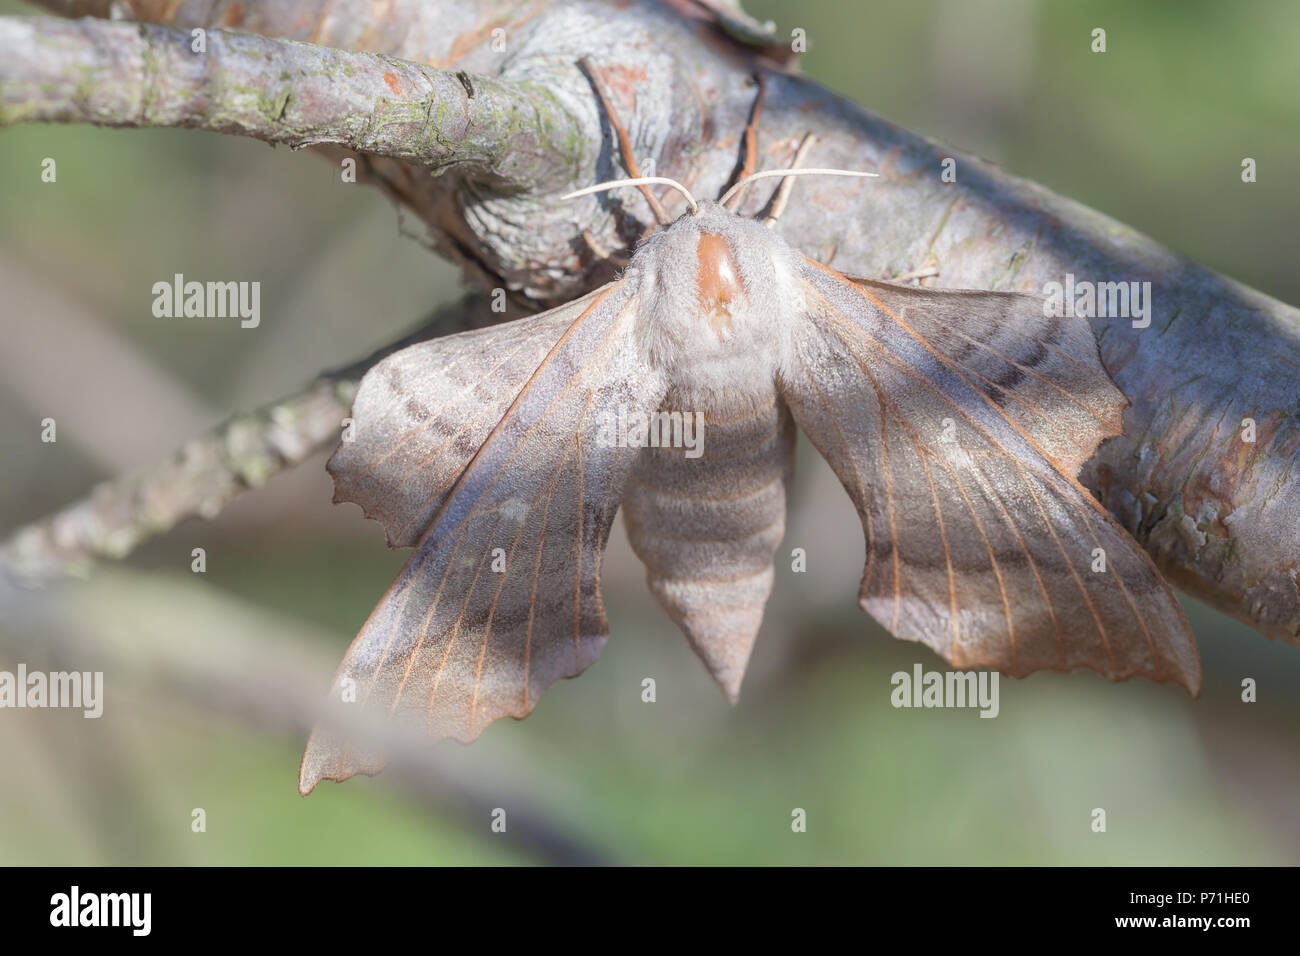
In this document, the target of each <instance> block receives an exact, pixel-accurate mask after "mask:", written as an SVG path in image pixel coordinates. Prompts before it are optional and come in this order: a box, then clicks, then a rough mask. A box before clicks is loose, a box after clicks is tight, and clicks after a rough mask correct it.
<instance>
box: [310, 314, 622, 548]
mask: <svg viewBox="0 0 1300 956" xmlns="http://www.w3.org/2000/svg"><path fill="white" fill-rule="evenodd" d="M600 294H602V291H597V292H594V293H592V294H591V295H589V296H586V297H585V298H582V299H578V300H575V301H574V302H570V303H566V304H565V305H563V306H561V307H560V308H558V309H553V310H552V311H550V312H546V313H544V314H542V315H538V316H532V317H530V318H527V319H521V320H519V321H517V322H507V323H505V324H503V325H495V326H492V327H490V328H486V329H479V330H476V331H473V332H462V333H460V334H458V335H448V336H443V337H441V338H436V339H431V340H429V341H427V342H421V343H419V344H418V345H412V346H411V347H410V348H405V349H402V350H401V351H400V352H394V353H393V354H392V355H390V356H388V357H387V358H386V359H384V360H383V361H382V362H380V363H379V364H378V365H376V366H375V367H374V368H373V369H372V370H371V371H370V372H369V373H367V374H366V376H365V378H364V379H363V380H362V383H361V388H360V389H359V390H358V391H357V396H356V398H355V400H354V401H353V403H352V420H353V437H352V440H351V441H344V442H343V443H342V444H340V445H339V448H338V451H336V452H335V453H334V455H333V457H331V458H330V460H329V464H328V465H327V466H326V467H327V468H328V469H329V473H330V475H331V476H332V477H333V479H334V501H335V502H341V501H352V502H355V503H356V504H358V505H360V506H361V509H362V510H363V511H364V512H365V513H366V517H368V518H374V519H375V520H377V521H379V522H380V523H382V524H383V526H384V529H385V531H387V533H388V545H389V547H393V548H410V547H414V546H415V543H416V542H417V541H418V540H419V539H420V536H421V535H422V534H424V532H425V530H426V529H427V528H428V527H429V523H430V522H431V521H432V520H433V516H434V515H435V514H437V513H438V510H439V509H440V508H441V507H442V505H443V502H444V501H446V499H447V492H448V491H450V490H451V486H452V485H453V484H455V482H456V479H457V478H459V477H460V473H461V472H462V471H464V470H465V466H466V465H467V464H469V461H470V459H471V458H473V457H474V454H475V452H477V451H478V449H479V447H480V446H481V445H482V444H483V440H484V439H485V438H487V436H488V433H489V432H491V431H492V429H493V428H494V427H496V424H497V422H499V421H501V416H502V415H504V414H505V411H506V409H507V408H508V407H509V406H510V403H511V402H513V401H514V399H515V396H516V395H518V394H519V389H520V388H522V387H523V384H524V382H526V381H527V380H528V378H529V376H531V375H532V374H533V372H534V371H535V370H536V369H537V367H538V366H539V365H540V364H541V362H542V359H544V358H545V357H546V354H547V353H548V352H549V351H550V350H551V349H552V348H553V347H554V346H555V343H556V342H558V341H559V340H560V336H562V335H564V333H565V331H566V330H567V329H568V328H569V326H570V325H572V324H573V321H574V320H575V319H576V318H577V317H578V316H580V315H581V314H582V313H583V312H584V311H585V310H586V309H587V308H588V307H589V306H590V305H591V302H592V300H593V299H594V298H595V297H596V296H597V295H600ZM525 329H526V330H527V334H521V332H522V330H525Z"/></svg>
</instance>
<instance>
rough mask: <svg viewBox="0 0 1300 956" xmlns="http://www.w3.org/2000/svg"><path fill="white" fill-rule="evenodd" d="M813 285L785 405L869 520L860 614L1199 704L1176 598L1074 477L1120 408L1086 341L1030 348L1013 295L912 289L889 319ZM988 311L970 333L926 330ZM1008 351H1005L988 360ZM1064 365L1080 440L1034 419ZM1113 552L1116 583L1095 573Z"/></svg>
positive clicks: (1066, 396) (874, 303)
mask: <svg viewBox="0 0 1300 956" xmlns="http://www.w3.org/2000/svg"><path fill="white" fill-rule="evenodd" d="M803 276H804V279H805V280H806V282H807V284H808V288H807V290H806V294H807V297H808V300H809V302H810V308H809V312H808V320H809V321H808V322H807V323H805V324H803V325H801V326H800V331H799V334H798V336H797V338H796V348H795V361H794V363H793V367H792V370H791V372H790V373H789V375H788V376H787V377H786V378H784V379H783V381H782V395H783V396H784V398H785V400H786V401H787V402H788V403H789V405H790V407H791V410H792V411H793V413H794V417H795V421H796V422H797V423H798V425H799V427H800V428H802V429H803V430H804V431H805V432H806V433H807V434H808V436H809V438H811V439H812V441H813V444H814V445H816V446H817V448H818V450H819V451H820V452H821V453H822V455H823V456H824V457H825V458H826V459H827V461H828V462H830V464H831V466H832V468H833V469H834V470H835V471H836V473H837V475H838V476H839V477H840V480H841V482H842V483H843V484H844V486H845V488H846V489H847V490H848V492H849V494H850V496H851V497H852V498H853V500H854V503H855V505H856V506H857V508H858V511H859V513H860V515H861V516H862V522H863V528H864V532H865V534H866V539H867V567H866V571H865V574H864V576H863V582H862V590H861V601H862V605H863V608H864V609H865V610H867V611H868V612H869V613H871V614H872V615H873V616H874V617H876V618H877V620H879V621H880V622H881V623H882V624H883V625H884V626H885V627H886V628H888V629H889V630H890V632H891V633H893V634H894V635H895V636H897V637H903V638H906V639H909V640H915V641H920V642H922V643H925V644H927V645H929V646H930V647H932V648H934V650H936V651H937V652H938V653H940V654H941V655H943V656H944V657H945V658H946V659H948V660H949V661H950V662H951V663H953V664H954V665H955V666H960V667H973V666H988V667H996V668H998V669H1000V670H1003V671H1006V672H1007V673H1009V674H1012V675H1021V674H1026V673H1029V672H1031V671H1034V670H1039V669H1045V668H1046V669H1058V670H1070V669H1073V668H1077V667H1088V668H1092V669H1094V670H1097V671H1100V672H1101V673H1103V674H1105V675H1107V676H1109V677H1112V678H1115V679H1120V678H1125V677H1133V676H1146V677H1151V678H1153V679H1155V680H1175V681H1178V682H1179V683H1181V684H1183V686H1185V687H1187V688H1188V690H1190V691H1192V692H1193V693H1195V692H1196V691H1197V690H1198V689H1199V686H1200V663H1199V658H1198V656H1197V653H1196V648H1195V643H1194V641H1193V639H1192V636H1191V632H1190V630H1189V628H1188V626H1187V622H1186V620H1185V619H1184V617H1183V615H1182V612H1181V610H1180V609H1179V607H1178V604H1177V601H1176V600H1175V598H1174V596H1173V593H1172V591H1171V590H1170V588H1169V586H1168V585H1167V584H1166V583H1165V582H1164V580H1163V578H1161V577H1160V575H1159V573H1158V571H1157V570H1156V569H1155V566H1154V565H1153V564H1152V562H1151V560H1150V558H1149V557H1147V555H1146V553H1145V552H1143V551H1142V550H1141V548H1140V547H1138V545H1137V543H1136V542H1135V541H1133V540H1132V538H1131V537H1129V535H1128V534H1127V533H1126V532H1125V531H1124V530H1123V529H1122V528H1120V527H1119V526H1118V525H1117V524H1116V523H1115V521H1114V519H1112V518H1111V517H1110V516H1109V514H1107V513H1106V511H1105V509H1104V508H1102V507H1101V505H1100V504H1099V503H1098V502H1097V501H1096V500H1095V499H1094V498H1092V497H1091V495H1089V494H1088V493H1087V491H1086V490H1085V489H1084V488H1083V487H1082V486H1081V485H1079V483H1078V482H1077V480H1076V479H1075V472H1077V470H1078V465H1079V463H1080V462H1081V461H1082V460H1083V458H1086V457H1088V456H1090V455H1091V453H1092V450H1093V449H1095V447H1096V445H1097V443H1098V442H1099V441H1100V440H1101V439H1102V438H1103V437H1105V436H1106V435H1107V434H1108V433H1109V429H1111V428H1113V427H1114V425H1113V421H1114V419H1115V418H1116V416H1117V415H1118V414H1119V410H1120V409H1121V408H1122V396H1121V395H1119V392H1118V390H1117V389H1115V388H1114V386H1113V385H1112V384H1110V383H1109V380H1108V379H1105V380H1103V379H1102V376H1104V374H1105V373H1104V371H1103V370H1102V368H1101V365H1100V360H1099V358H1098V357H1097V353H1096V346H1095V344H1094V343H1093V341H1092V339H1091V337H1090V336H1089V338H1088V339H1084V338H1083V337H1082V336H1081V335H1078V334H1077V333H1072V332H1068V331H1067V332H1062V333H1060V334H1059V335H1057V336H1055V337H1054V338H1053V339H1052V340H1051V341H1048V342H1043V341H1037V342H1035V341H1034V339H1033V337H1032V331H1033V327H1032V326H1030V327H1029V328H1030V335H1029V336H1028V337H1027V341H1026V342H1023V343H1020V344H1019V345H1016V343H1015V342H1014V341H1010V340H1014V338H1015V336H1009V337H1008V336H1007V335H1006V332H1005V330H1006V328H1007V327H1008V325H1010V324H1011V321H1012V320H1013V319H1014V317H1015V315H1016V312H1017V310H1018V309H1019V308H1020V306H1019V304H1018V303H1017V302H1016V301H1015V298H1014V297H1008V298H1006V299H998V298H991V299H989V298H985V299H980V298H979V297H971V296H967V295H963V294H954V295H952V296H945V295H942V294H939V295H936V294H934V293H920V294H917V295H912V296H909V295H908V292H909V291H910V290H905V289H901V288H898V289H894V290H892V292H891V293H890V295H889V299H890V303H891V304H892V306H893V307H892V308H891V306H890V305H889V304H886V303H885V302H884V301H882V299H881V298H880V297H879V296H878V295H876V294H874V291H873V289H872V288H870V287H867V288H864V287H863V286H861V285H859V284H856V283H854V282H851V281H849V280H848V279H846V278H844V277H843V276H840V275H839V274H838V273H834V272H831V271H830V270H826V269H824V268H823V267H819V266H817V265H815V264H813V263H809V264H808V265H807V266H806V267H805V269H804V271H803ZM981 304H982V306H983V311H984V313H985V314H984V315H982V316H981V317H979V318H978V319H972V320H968V321H965V322H964V323H962V328H963V334H962V335H960V336H949V337H945V336H943V335H941V334H935V335H934V339H935V341H929V340H927V339H926V338H925V337H924V336H923V335H921V334H920V332H919V331H918V329H921V328H924V329H927V330H928V331H932V333H933V330H935V329H940V330H941V329H942V328H943V321H944V319H945V318H946V319H947V321H948V322H950V323H951V322H960V321H961V312H960V309H961V308H962V307H965V308H966V309H968V310H969V309H971V308H972V307H974V306H977V305H981ZM900 307H901V308H900ZM1058 321H1059V320H1058ZM1080 324H1081V325H1082V322H1080ZM966 330H969V332H967V331H966ZM1082 331H1083V332H1085V333H1086V332H1087V329H1086V326H1084V328H1083V330H1082ZM999 337H1002V338H1003V339H1010V340H1007V341H1001V342H1000V351H999V350H998V349H993V348H992V347H990V346H988V345H987V342H988V341H990V340H997V339H998V338H999ZM945 349H946V350H947V351H946V352H945ZM1040 349H1041V350H1042V352H1043V354H1041V355H1039V351H1040ZM1049 353H1050V354H1051V355H1053V356H1054V357H1052V358H1048V354H1049ZM1012 356H1018V359H1013V358H1012ZM1060 363H1064V364H1060ZM1078 366H1083V367H1085V368H1086V369H1091V370H1092V371H1091V372H1087V371H1085V372H1078V371H1077V367H1078ZM1053 367H1061V368H1068V369H1070V370H1071V371H1070V373H1069V374H1059V375H1058V374H1056V373H1053V379H1059V381H1058V380H1049V382H1050V385H1051V387H1052V390H1053V391H1052V393H1051V394H1056V393H1060V398H1059V402H1060V403H1061V404H1068V407H1069V408H1070V409H1071V411H1070V412H1068V413H1063V416H1064V417H1066V419H1067V420H1068V421H1070V423H1071V429H1078V430H1079V431H1077V432H1073V431H1072V432H1068V433H1067V432H1064V431H1062V429H1060V428H1059V427H1058V426H1057V425H1056V424H1054V422H1053V421H1052V419H1051V416H1050V414H1046V412H1047V411H1048V410H1047V409H1042V408H1041V407H1039V406H1040V404H1041V402H1042V401H1043V398H1042V395H1044V394H1048V393H1047V392H1044V391H1043V390H1042V379H1043V378H1044V376H1043V374H1042V370H1044V369H1047V370H1049V371H1050V370H1051V368H1053ZM1080 409H1082V410H1080ZM1098 547H1100V548H1103V549H1104V550H1105V553H1106V554H1107V556H1108V558H1109V567H1108V570H1107V573H1105V574H1099V573H1097V572H1094V571H1092V570H1091V568H1090V563H1089V561H1090V557H1091V555H1092V553H1093V550H1094V549H1095V548H1098Z"/></svg>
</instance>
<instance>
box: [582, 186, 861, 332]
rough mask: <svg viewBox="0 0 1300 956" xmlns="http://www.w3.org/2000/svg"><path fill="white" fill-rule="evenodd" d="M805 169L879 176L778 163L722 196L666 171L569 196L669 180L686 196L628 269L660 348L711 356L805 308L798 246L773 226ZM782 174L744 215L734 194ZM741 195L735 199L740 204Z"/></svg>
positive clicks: (777, 325)
mask: <svg viewBox="0 0 1300 956" xmlns="http://www.w3.org/2000/svg"><path fill="white" fill-rule="evenodd" d="M803 175H835V176H874V175H875V174H874V173H855V172H850V171H847V170H827V169H774V170H765V171H763V172H759V173H754V174H752V175H750V176H747V177H745V178H744V179H741V180H740V181H739V182H737V183H736V184H735V185H734V186H732V187H731V189H729V190H727V192H725V193H723V195H722V196H721V197H720V198H719V199H718V201H717V202H710V201H708V200H698V201H697V200H696V199H695V197H694V196H692V195H691V193H690V190H688V189H687V188H686V187H685V186H683V185H681V184H680V183H678V182H676V181H674V180H671V179H667V178H664V177H657V176H647V177H641V178H635V179H622V180H617V181H614V182H608V183H600V184H598V185H596V186H589V187H587V188H586V189H580V190H578V191H576V192H572V193H569V194H568V195H567V196H565V197H564V198H565V199H571V198H575V197H578V196H584V195H589V194H591V193H596V192H604V191H606V190H609V189H617V188H621V187H624V186H639V187H642V188H643V189H644V188H645V187H647V186H649V185H665V186H670V187H672V188H673V189H675V190H677V191H678V192H679V193H681V195H682V196H683V197H684V198H685V199H686V204H687V211H686V212H685V213H683V214H682V215H681V216H680V217H678V218H677V220H676V221H674V222H672V223H671V224H668V225H666V226H665V227H664V228H663V229H661V230H660V231H659V232H657V233H654V234H653V235H651V236H650V237H649V238H647V239H646V240H645V242H643V243H642V244H641V245H640V247H639V248H638V249H637V251H636V253H635V254H634V255H633V257H632V261H631V263H630V266H629V269H628V272H629V274H630V275H635V276H636V281H637V282H638V285H639V288H640V291H641V294H642V295H643V297H644V301H645V302H646V303H647V306H648V308H647V312H648V314H649V315H650V316H651V318H650V320H649V321H648V323H647V334H648V336H649V337H650V338H651V339H652V340H653V341H654V342H655V343H656V345H657V347H656V348H654V349H653V350H652V351H653V352H654V353H656V354H659V355H670V354H676V355H683V354H687V353H691V354H696V355H700V356H707V355H708V354H709V353H710V352H711V351H712V350H713V349H714V348H719V347H721V348H732V349H740V350H742V351H743V350H745V349H746V348H748V347H750V346H753V345H756V344H760V343H764V342H766V343H768V344H776V345H778V346H779V344H780V343H779V342H777V341H776V340H778V339H780V337H781V335H782V323H781V322H780V317H781V315H782V314H784V315H787V316H788V315H790V314H793V313H795V312H797V311H798V310H800V309H801V307H802V303H801V302H800V301H799V300H800V297H801V293H800V291H799V286H798V283H797V282H796V281H795V276H796V274H797V272H798V270H799V264H800V256H799V253H798V252H796V251H795V250H794V249H792V248H791V247H790V246H789V245H788V244H787V243H786V242H785V240H783V239H782V238H781V237H780V236H779V235H778V234H777V233H776V232H775V231H774V230H773V229H772V228H771V227H772V225H773V224H774V223H775V222H776V218H777V216H779V214H780V211H781V208H782V207H783V206H784V205H785V199H786V197H787V195H788V193H789V186H790V182H789V180H788V179H787V178H786V177H793V176H803ZM769 177H781V178H782V185H781V186H780V187H778V190H777V192H776V194H775V195H774V196H773V198H772V200H771V201H770V203H769V204H768V207H767V209H766V210H765V211H764V212H765V213H766V215H764V216H760V217H757V218H749V217H747V216H741V215H738V214H737V213H736V212H734V211H732V209H731V208H729V206H728V202H729V201H730V200H731V199H732V198H733V197H738V196H739V194H740V192H741V191H742V190H743V189H744V188H745V187H747V186H748V185H749V184H750V183H752V182H754V181H755V180H758V179H765V178H769ZM738 201H739V200H737V203H738Z"/></svg>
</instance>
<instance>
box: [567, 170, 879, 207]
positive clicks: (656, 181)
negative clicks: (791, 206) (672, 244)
mask: <svg viewBox="0 0 1300 956" xmlns="http://www.w3.org/2000/svg"><path fill="white" fill-rule="evenodd" d="M870 175H873V176H874V175H875V174H874V173H871V174H870ZM751 178H752V177H751ZM621 186H671V187H672V188H673V189H676V190H677V191H678V192H679V193H681V194H682V196H683V197H684V198H685V199H686V204H687V205H688V206H690V207H691V212H692V213H696V212H698V211H699V208H700V207H699V204H698V203H697V202H696V201H695V197H694V196H692V195H691V191H690V190H689V189H687V188H686V187H685V186H683V185H682V184H681V183H679V182H678V181H677V180H675V179H668V178H667V177H665V176H637V177H635V178H633V179H612V180H610V181H609V182H607V183H597V184H596V185H594V186H588V187H586V188H585V189H578V190H574V191H573V192H571V193H567V194H566V195H563V196H561V197H560V198H561V199H577V198H578V197H579V196H590V195H591V194H592V193H603V192H605V191H606V190H608V189H618V188H619V187H621Z"/></svg>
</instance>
